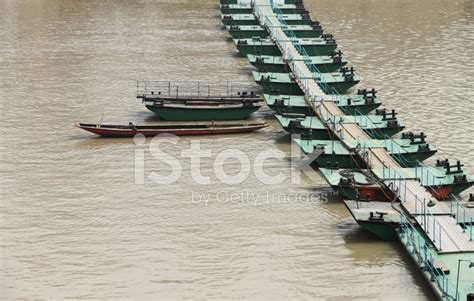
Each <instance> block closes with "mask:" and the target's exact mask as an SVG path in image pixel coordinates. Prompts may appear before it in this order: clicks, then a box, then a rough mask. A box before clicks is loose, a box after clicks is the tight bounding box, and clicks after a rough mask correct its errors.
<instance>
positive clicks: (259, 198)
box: [0, 0, 474, 300]
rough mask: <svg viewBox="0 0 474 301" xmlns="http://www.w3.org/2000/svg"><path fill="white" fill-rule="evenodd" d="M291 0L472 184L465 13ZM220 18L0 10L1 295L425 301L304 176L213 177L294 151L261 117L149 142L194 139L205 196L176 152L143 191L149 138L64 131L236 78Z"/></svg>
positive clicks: (105, 8) (241, 74) (402, 268)
mask: <svg viewBox="0 0 474 301" xmlns="http://www.w3.org/2000/svg"><path fill="white" fill-rule="evenodd" d="M306 2H307V3H306V6H307V8H308V9H309V10H310V11H311V13H312V16H313V17H314V18H317V19H318V20H320V21H321V22H322V24H323V25H324V27H325V29H326V30H327V31H328V32H331V33H334V34H335V35H336V37H337V39H338V41H339V43H340V45H341V48H342V50H343V51H344V53H345V55H346V57H347V58H348V59H349V61H350V62H351V63H352V65H353V66H354V67H355V68H356V71H357V73H358V74H359V75H361V77H362V84H361V85H360V87H368V88H371V87H375V88H376V89H378V90H379V91H380V94H379V95H380V97H381V98H382V100H383V102H384V104H385V105H386V106H387V107H388V108H396V109H397V110H398V111H399V112H400V118H401V119H403V121H404V122H405V123H406V124H407V127H408V128H409V129H410V130H415V131H421V130H422V131H424V132H425V133H426V134H427V135H428V140H429V141H430V142H432V143H434V144H435V145H436V146H437V147H438V149H439V156H438V158H445V157H449V158H451V159H460V160H462V162H463V163H464V164H465V168H466V169H467V170H468V171H470V173H471V174H472V173H474V160H473V159H474V155H473V154H474V145H473V143H472V132H471V131H472V128H473V126H474V124H473V121H472V119H471V116H470V115H472V112H473V109H474V105H473V99H474V92H473V88H472V81H473V80H474V4H473V2H472V1H471V0H458V1H450V0H440V1H430V0H418V1H406V0H377V1H362V0H356V1H348V0H341V1H338V2H335V1H331V0H315V1H306ZM218 16H219V12H218V9H217V1H212V0H193V1H191V0H181V1H164V0H163V1H153V0H139V1H122V0H118V1H94V0H86V1H70V0H67V1H64V0H49V1H46V0H38V1H27V0H0V25H1V26H0V103H1V106H2V108H1V120H0V122H1V129H2V130H1V131H2V133H1V136H0V137H1V154H2V156H1V192H2V196H1V201H2V205H1V215H0V217H1V223H0V225H1V249H2V253H1V254H2V257H1V265H0V268H1V279H2V280H1V281H2V287H1V296H2V299H4V300H12V299H21V300H51V299H60V300H64V299H74V300H76V299H89V300H94V299H112V300H146V299H153V300H156V299H230V298H232V299H288V298H295V299H296V298H297V299H314V300H430V299H433V296H432V295H431V293H430V290H429V289H428V286H427V284H426V283H425V282H424V279H422V277H421V276H420V274H419V272H418V271H417V269H416V268H414V267H413V265H412V264H411V262H410V259H409V257H408V255H407V254H405V252H404V250H403V249H402V248H401V247H400V246H399V244H398V243H396V242H394V243H386V242H381V241H379V240H377V239H376V238H374V237H373V236H371V235H370V234H368V233H366V232H364V231H363V230H361V229H360V227H359V226H358V225H357V224H355V222H354V221H353V220H352V218H351V217H350V214H349V213H348V211H347V210H346V209H345V207H344V206H343V204H342V203H341V201H340V200H339V199H337V198H335V197H333V196H331V195H328V193H329V189H327V188H325V184H324V182H323V181H322V180H321V179H320V178H319V177H318V176H314V175H313V176H305V177H303V178H302V181H301V183H300V184H294V183H293V184H292V183H291V182H290V181H289V180H287V181H285V182H284V183H276V184H267V185H265V184H263V183H261V181H259V180H258V177H257V176H256V175H255V173H254V172H251V173H250V175H249V176H248V177H246V178H245V179H244V180H243V181H242V182H241V183H240V184H236V185H228V184H225V183H223V182H222V181H220V180H219V178H218V174H217V173H216V171H215V168H214V167H213V166H214V163H215V162H216V159H217V158H218V156H219V155H218V154H219V153H221V152H222V151H224V150H230V151H231V152H233V153H234V154H235V153H238V152H239V151H240V152H242V153H245V154H246V155H247V156H248V158H250V160H251V161H250V162H252V163H249V162H246V163H245V164H243V166H240V164H238V161H236V160H235V159H229V160H227V161H226V162H225V163H226V164H225V166H224V169H225V171H226V172H228V173H230V174H237V173H238V172H239V171H240V170H243V169H246V168H253V167H254V164H253V162H254V159H255V158H256V157H257V155H258V154H261V153H262V152H263V151H265V150H276V151H279V152H280V153H281V152H283V153H285V154H286V157H287V158H289V157H290V156H293V155H292V153H291V152H290V139H289V138H288V136H287V135H285V133H284V132H282V130H281V129H280V128H279V127H278V125H277V124H276V123H275V122H274V121H273V119H272V114H271V112H270V111H269V110H268V109H262V110H261V111H260V112H258V113H256V114H254V116H253V119H255V120H260V121H267V122H269V123H270V124H271V127H269V128H267V129H265V130H263V131H259V132H256V133H252V134H245V135H231V136H225V137H207V138H206V137H205V138H182V139H181V140H180V141H179V143H178V144H177V145H173V144H169V143H168V144H166V145H164V146H163V147H164V149H165V150H166V151H167V153H168V154H172V155H173V156H176V157H177V156H178V155H179V154H180V152H181V150H183V149H188V148H189V147H190V145H191V142H196V141H199V142H200V147H201V149H202V150H203V152H209V153H210V158H203V159H201V161H202V162H201V169H200V171H201V173H202V175H204V176H208V177H209V179H210V184H207V185H200V184H198V183H196V181H195V180H193V178H192V174H191V171H192V169H191V164H190V160H189V159H186V158H183V159H181V160H180V162H181V163H180V164H181V165H182V168H183V171H182V174H181V176H180V177H179V179H178V180H177V181H175V182H173V183H170V184H163V183H155V181H154V180H153V178H152V177H150V175H152V174H153V173H154V174H155V175H156V174H161V175H166V174H167V173H168V172H169V166H168V165H167V164H165V163H163V162H162V161H161V160H160V158H155V157H153V156H152V155H151V154H150V152H149V150H148V148H147V146H148V144H149V142H150V141H149V140H147V142H146V144H145V145H141V144H140V143H141V142H143V141H136V142H137V143H138V144H139V145H138V146H136V145H135V143H134V141H133V140H127V139H99V138H95V137H93V136H92V135H91V134H88V133H86V132H81V131H80V130H78V129H76V128H74V127H73V122H75V121H79V120H81V121H86V122H87V121H90V122H99V121H100V120H103V122H104V123H107V122H109V123H128V122H129V121H133V122H135V123H148V122H150V123H151V122H156V119H154V118H153V117H152V115H151V113H149V112H147V110H146V109H145V108H144V107H143V106H142V105H141V103H140V101H139V100H137V99H135V92H136V91H135V89H136V87H135V81H136V80H139V79H146V80H196V79H199V80H202V81H207V82H213V81H222V80H224V81H244V82H248V83H252V79H251V77H250V73H249V72H250V71H251V70H252V68H251V67H250V66H249V64H248V62H247V60H246V59H244V58H241V57H238V56H236V49H235V47H234V45H233V44H232V43H230V42H229V38H228V35H227V33H226V31H224V30H222V29H221V23H220V20H219V19H218ZM142 154H143V156H144V170H143V171H141V172H140V170H139V172H136V171H137V170H136V168H135V167H136V166H141V163H140V162H142V161H140V156H142ZM137 156H138V157H137ZM137 158H138V159H137ZM135 161H137V162H138V163H137V162H135ZM136 164H138V165H136ZM289 166H290V163H289V160H288V159H281V160H278V159H270V160H267V161H266V163H265V164H264V172H265V173H267V174H269V175H275V174H280V175H282V176H285V177H287V178H289V176H290V167H289ZM136 177H138V179H139V181H138V182H137V181H136ZM140 177H144V183H143V184H140V183H139V182H140ZM471 192H473V191H472V190H471ZM466 196H467V193H465V194H464V198H466Z"/></svg>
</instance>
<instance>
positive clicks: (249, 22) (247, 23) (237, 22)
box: [221, 15, 260, 26]
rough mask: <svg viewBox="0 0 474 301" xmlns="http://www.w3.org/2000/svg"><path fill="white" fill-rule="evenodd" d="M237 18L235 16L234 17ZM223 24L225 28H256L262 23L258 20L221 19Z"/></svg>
mask: <svg viewBox="0 0 474 301" xmlns="http://www.w3.org/2000/svg"><path fill="white" fill-rule="evenodd" d="M234 16H235V15H234ZM221 20H222V24H224V25H225V26H232V25H237V26H239V25H240V26H256V25H260V22H259V21H258V20H257V19H221Z"/></svg>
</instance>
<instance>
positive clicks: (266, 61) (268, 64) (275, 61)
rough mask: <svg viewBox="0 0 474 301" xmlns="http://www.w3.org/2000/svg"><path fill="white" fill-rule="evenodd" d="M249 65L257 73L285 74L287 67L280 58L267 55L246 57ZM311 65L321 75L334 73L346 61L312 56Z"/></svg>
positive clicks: (287, 70) (327, 56)
mask: <svg viewBox="0 0 474 301" xmlns="http://www.w3.org/2000/svg"><path fill="white" fill-rule="evenodd" d="M247 58H248V60H249V62H250V64H252V65H253V66H255V67H256V68H257V69H258V71H259V72H275V73H287V72H289V70H290V69H289V67H288V65H287V63H286V62H285V61H284V60H283V58H282V57H281V56H269V55H258V56H256V55H252V54H249V55H248V56H247ZM311 63H312V64H313V65H314V66H316V68H318V70H320V71H321V72H322V73H328V72H336V71H338V70H339V69H340V68H341V67H343V66H345V65H346V64H347V60H346V59H344V58H342V59H341V61H340V62H339V61H336V60H334V58H333V57H331V56H329V55H326V56H312V57H311Z"/></svg>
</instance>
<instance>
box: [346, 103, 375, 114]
mask: <svg viewBox="0 0 474 301" xmlns="http://www.w3.org/2000/svg"><path fill="white" fill-rule="evenodd" d="M380 105H381V103H380V102H379V103H372V104H363V105H358V106H339V108H341V110H342V111H344V113H345V114H347V115H359V114H360V113H362V114H364V115H366V114H369V113H370V112H372V111H373V110H375V109H377V108H378V107H380ZM357 111H358V112H357ZM359 112H360V113H359Z"/></svg>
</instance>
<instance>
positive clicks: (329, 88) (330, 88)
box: [320, 81, 359, 94]
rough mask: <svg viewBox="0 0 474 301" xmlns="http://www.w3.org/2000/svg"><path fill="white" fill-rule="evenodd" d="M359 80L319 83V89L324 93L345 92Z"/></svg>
mask: <svg viewBox="0 0 474 301" xmlns="http://www.w3.org/2000/svg"><path fill="white" fill-rule="evenodd" d="M358 83H359V81H351V82H340V83H328V84H322V85H320V87H321V89H322V90H323V91H324V93H326V94H334V91H336V92H337V93H338V94H339V93H345V92H347V90H349V89H350V88H352V87H354V86H355V85H357V84H358Z"/></svg>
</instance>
